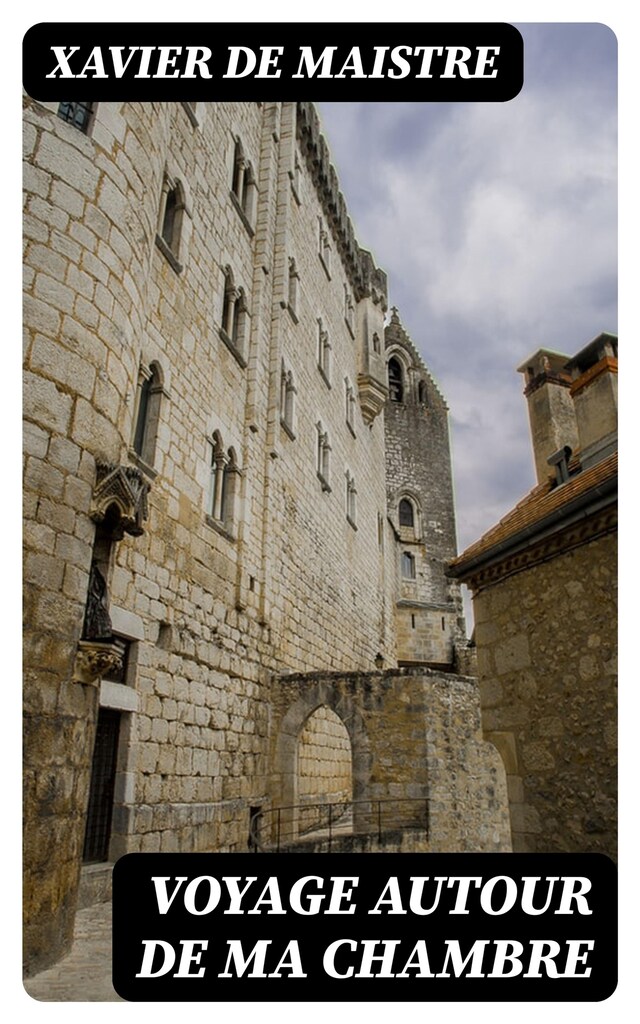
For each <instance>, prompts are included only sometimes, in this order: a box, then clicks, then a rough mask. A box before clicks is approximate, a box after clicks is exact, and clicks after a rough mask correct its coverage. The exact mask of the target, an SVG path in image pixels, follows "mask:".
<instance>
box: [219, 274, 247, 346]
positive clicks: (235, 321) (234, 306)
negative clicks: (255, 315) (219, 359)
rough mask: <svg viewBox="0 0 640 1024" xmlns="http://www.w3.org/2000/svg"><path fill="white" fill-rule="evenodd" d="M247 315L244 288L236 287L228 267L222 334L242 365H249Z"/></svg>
mask: <svg viewBox="0 0 640 1024" xmlns="http://www.w3.org/2000/svg"><path fill="white" fill-rule="evenodd" d="M247 315H248V314H247V303H246V300H245V295H244V290H243V289H242V288H237V287H236V284H235V281H234V279H233V272H232V270H231V267H226V268H225V272H224V297H223V300H222V325H221V328H220V336H221V338H222V340H223V341H224V342H225V344H226V345H227V347H228V348H229V349H231V351H232V352H233V354H234V356H235V357H236V359H237V360H238V362H239V363H240V365H241V366H246V365H247V363H246V354H245V350H246V345H247V333H248V332H247Z"/></svg>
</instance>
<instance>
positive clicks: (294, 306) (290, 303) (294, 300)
mask: <svg viewBox="0 0 640 1024" xmlns="http://www.w3.org/2000/svg"><path fill="white" fill-rule="evenodd" d="M299 280H300V275H299V274H298V268H297V267H296V261H295V260H294V258H293V256H291V257H290V258H289V281H288V285H287V309H288V310H289V313H290V314H291V318H292V320H293V322H294V323H295V324H297V323H298V282H299Z"/></svg>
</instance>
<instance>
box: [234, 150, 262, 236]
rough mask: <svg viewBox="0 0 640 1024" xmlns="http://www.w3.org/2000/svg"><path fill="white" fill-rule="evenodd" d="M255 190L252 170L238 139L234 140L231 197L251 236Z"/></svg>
mask: <svg viewBox="0 0 640 1024" xmlns="http://www.w3.org/2000/svg"><path fill="white" fill-rule="evenodd" d="M256 194H257V188H256V183H255V178H254V174H253V168H252V167H251V164H250V163H249V161H248V160H247V159H246V157H245V155H244V150H243V148H242V143H241V142H240V139H236V144H235V148H234V151H233V172H232V176H231V197H232V199H233V201H234V205H235V207H236V209H237V210H238V212H239V213H240V215H241V216H242V220H243V221H244V224H245V227H246V228H248V230H249V231H250V233H251V234H253V225H254V219H255V209H256Z"/></svg>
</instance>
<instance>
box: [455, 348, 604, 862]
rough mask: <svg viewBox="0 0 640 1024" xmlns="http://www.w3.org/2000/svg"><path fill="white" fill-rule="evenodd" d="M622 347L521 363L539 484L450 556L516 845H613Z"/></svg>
mask: <svg viewBox="0 0 640 1024" xmlns="http://www.w3.org/2000/svg"><path fill="white" fill-rule="evenodd" d="M617 351H618V346H617V338H616V337H615V336H613V335H610V334H601V335H599V336H598V337H597V338H596V339H594V341H593V342H591V343H590V344H589V345H588V346H586V348H585V349H583V350H582V351H581V352H580V353H578V355H577V356H575V357H574V358H573V359H571V360H569V359H568V358H567V356H560V355H559V354H558V353H551V352H548V351H547V350H542V351H541V352H538V353H535V354H534V355H533V356H532V357H530V358H529V359H528V360H527V361H526V362H525V363H523V365H522V366H521V367H520V370H521V372H523V373H524V374H525V379H526V382H527V383H526V389H525V395H527V398H528V402H529V415H530V420H531V427H532V440H533V450H534V461H535V465H536V472H537V475H538V481H539V482H538V486H537V487H536V488H534V490H533V491H532V492H531V493H530V494H529V495H527V497H526V498H525V499H523V501H522V502H521V503H520V504H519V505H518V506H516V508H515V509H513V510H512V511H511V512H510V513H508V514H507V515H506V516H505V517H504V519H503V520H501V522H500V523H499V524H498V525H497V526H495V527H494V528H493V529H492V530H490V531H489V532H488V533H487V534H486V535H485V536H484V537H483V538H481V539H480V540H479V541H477V542H476V544H474V545H472V547H470V548H469V549H468V550H467V551H465V552H464V553H463V554H462V555H460V557H459V558H457V559H456V560H455V561H454V563H453V566H452V573H453V574H454V575H455V577H456V578H458V579H463V580H465V581H467V582H468V583H469V585H470V586H471V587H472V589H473V591H474V611H475V621H476V630H475V637H476V644H477V649H478V675H479V679H480V692H481V699H482V726H483V732H484V736H485V738H486V739H488V740H490V741H491V742H492V743H493V744H494V745H495V746H496V747H497V748H498V750H499V751H500V753H501V755H502V759H503V761H504V765H505V768H506V772H507V781H508V787H509V808H510V818H511V832H512V838H513V846H514V850H517V851H524V852H534V853H535V852H539V853H544V852H584V853H588V852H593V853H606V854H608V855H610V856H615V853H616V839H617V415H616V414H617V369H618V366H617ZM549 417H551V418H552V422H547V420H548V418H549ZM577 446H579V448H578V450H576V451H574V447H577Z"/></svg>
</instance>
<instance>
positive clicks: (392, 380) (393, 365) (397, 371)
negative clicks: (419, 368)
mask: <svg viewBox="0 0 640 1024" xmlns="http://www.w3.org/2000/svg"><path fill="white" fill-rule="evenodd" d="M388 374H389V398H390V400H391V401H392V402H402V399H403V396H404V385H403V382H402V366H401V365H400V362H399V361H398V360H397V359H396V358H395V356H392V357H391V359H390V360H389V366H388Z"/></svg>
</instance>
